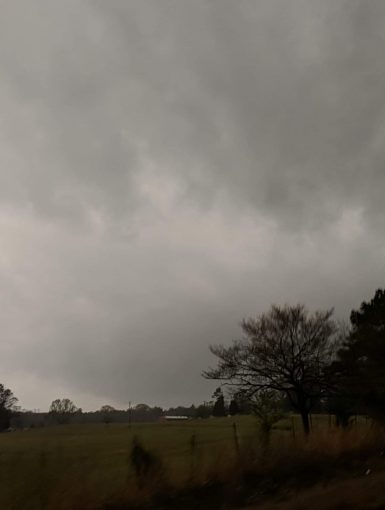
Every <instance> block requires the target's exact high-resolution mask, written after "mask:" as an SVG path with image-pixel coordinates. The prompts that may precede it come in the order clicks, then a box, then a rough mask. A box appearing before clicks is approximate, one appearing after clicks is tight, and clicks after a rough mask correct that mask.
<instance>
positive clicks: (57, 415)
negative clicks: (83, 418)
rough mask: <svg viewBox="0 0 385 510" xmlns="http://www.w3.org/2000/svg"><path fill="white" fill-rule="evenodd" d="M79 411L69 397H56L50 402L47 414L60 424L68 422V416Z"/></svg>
mask: <svg viewBox="0 0 385 510" xmlns="http://www.w3.org/2000/svg"><path fill="white" fill-rule="evenodd" d="M79 411H80V412H81V409H80V410H79V409H78V408H77V407H76V406H75V404H74V403H73V402H72V400H70V399H69V398H63V399H60V398H58V399H56V400H54V401H53V402H52V403H51V406H50V408H49V414H50V415H51V416H52V417H53V418H54V419H55V420H56V421H57V422H58V423H60V424H63V423H68V422H69V420H70V418H71V417H72V416H74V415H75V414H76V413H78V412H79Z"/></svg>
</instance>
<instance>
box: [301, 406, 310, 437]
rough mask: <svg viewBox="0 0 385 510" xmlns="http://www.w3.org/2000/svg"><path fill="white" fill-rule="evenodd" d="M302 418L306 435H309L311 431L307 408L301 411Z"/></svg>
mask: <svg viewBox="0 0 385 510" xmlns="http://www.w3.org/2000/svg"><path fill="white" fill-rule="evenodd" d="M301 419H302V426H303V432H304V434H305V436H308V435H309V433H310V423H309V412H308V411H306V410H303V411H301Z"/></svg>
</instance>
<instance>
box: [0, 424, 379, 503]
mask: <svg viewBox="0 0 385 510" xmlns="http://www.w3.org/2000/svg"><path fill="white" fill-rule="evenodd" d="M234 424H235V426H234ZM293 424H294V430H293V428H292V425H293ZM331 425H332V424H331V423H330V421H329V419H328V417H327V416H317V417H316V416H315V417H313V429H314V430H313V434H312V435H311V437H310V438H308V439H307V440H305V439H304V437H303V435H302V432H301V424H300V418H299V417H295V418H293V419H291V418H290V419H287V420H284V421H282V422H280V423H279V424H278V425H277V427H276V429H275V430H274V431H273V434H272V438H271V444H270V445H269V446H266V445H264V447H261V445H260V444H259V437H260V436H259V434H258V427H257V422H256V420H255V418H252V417H237V418H236V419H233V418H231V419H229V418H223V419H212V420H196V421H188V422H184V423H157V424H142V425H139V424H133V425H132V426H131V427H130V426H128V425H121V424H110V425H89V426H85V425H82V426H81V425H80V426H74V425H67V426H61V427H52V428H45V429H35V430H29V431H25V432H15V433H9V434H2V435H1V436H0V494H1V508H12V509H14V510H19V509H20V510H21V509H23V510H29V509H31V510H35V509H36V510H37V509H43V508H45V509H49V510H51V509H57V510H60V509H62V510H64V509H75V510H76V509H80V508H81V509H83V510H87V509H89V510H95V509H110V510H120V509H127V508H135V507H142V508H143V507H151V505H152V507H153V508H182V507H183V508H189V506H190V507H194V508H221V507H222V505H223V503H224V502H226V504H228V505H229V506H233V507H236V506H245V505H246V506H247V505H249V506H252V505H256V504H258V505H261V504H263V505H265V504H266V502H267V501H270V502H271V501H273V500H274V498H276V497H277V496H278V495H281V496H282V494H286V495H287V494H289V493H290V491H292V490H294V489H295V490H298V489H300V488H303V487H305V486H308V485H311V484H313V483H314V484H315V483H319V482H320V481H321V480H331V479H333V478H334V477H336V476H339V477H341V476H342V477H347V476H348V477H349V476H351V475H352V474H353V475H354V476H357V475H360V476H367V475H365V473H366V472H367V470H368V469H370V467H369V464H371V463H373V462H374V461H373V460H370V459H371V458H372V457H373V456H375V457H376V458H380V452H381V450H382V447H383V444H382V441H383V439H382V437H381V436H382V434H381V435H378V433H377V432H376V430H375V429H373V427H372V426H371V424H370V423H369V422H366V420H364V419H359V420H357V422H356V423H354V424H353V425H352V427H351V429H350V430H340V429H336V428H335V427H333V426H331ZM134 437H139V438H140V441H141V443H142V444H143V445H144V447H145V448H146V449H147V450H148V451H150V452H151V453H152V454H153V455H154V456H155V457H156V458H157V459H159V464H158V465H157V469H156V470H155V471H154V472H152V473H151V476H147V477H141V478H140V479H138V478H137V477H136V476H135V471H134V469H133V466H132V459H131V457H130V453H131V448H132V441H133V438H134ZM381 458H382V457H381ZM368 462H369V464H368ZM377 471H378V469H377V468H376V472H377ZM377 474H378V473H377ZM269 504H270V503H269ZM258 507H259V506H258ZM261 508H263V506H262V507H261ZM330 508H331V507H330Z"/></svg>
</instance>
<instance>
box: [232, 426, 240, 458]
mask: <svg viewBox="0 0 385 510" xmlns="http://www.w3.org/2000/svg"><path fill="white" fill-rule="evenodd" d="M233 437H234V446H235V451H236V453H237V456H238V457H239V454H240V449H239V439H238V432H237V424H236V423H235V422H234V423H233Z"/></svg>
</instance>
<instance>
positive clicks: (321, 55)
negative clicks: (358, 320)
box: [0, 0, 385, 410]
mask: <svg viewBox="0 0 385 510" xmlns="http://www.w3.org/2000/svg"><path fill="white" fill-rule="evenodd" d="M0 8H1V16H0V112H1V115H0V324H1V337H0V353H1V355H0V381H1V382H3V383H4V384H5V385H6V386H7V387H10V388H11V389H12V390H13V391H14V393H15V395H16V396H17V397H18V398H19V400H20V405H21V406H22V407H23V408H27V409H41V410H47V409H48V407H49V404H50V402H51V401H52V400H53V399H55V398H62V397H68V398H71V399H72V400H73V401H74V402H75V404H77V405H78V406H80V407H82V408H83V409H85V410H91V409H97V408H99V407H100V406H101V405H103V404H111V405H114V406H116V407H119V408H123V409H124V408H127V407H128V404H129V402H133V403H139V402H145V403H148V404H150V405H154V404H159V405H162V406H172V405H178V404H188V405H189V404H191V403H193V402H195V403H199V402H202V401H204V400H209V399H210V397H211V394H212V392H213V389H214V388H215V386H216V384H215V382H212V381H207V380H205V379H204V378H202V376H201V373H202V371H203V370H205V369H207V368H208V367H209V366H210V365H215V359H214V358H213V356H212V355H211V354H210V352H209V345H210V344H216V343H224V344H226V345H227V344H230V343H231V341H232V340H233V339H236V338H239V337H240V336H241V331H240V327H239V323H240V321H241V319H242V318H244V317H249V316H254V315H256V314H259V313H263V312H265V311H267V310H268V309H269V307H270V305H271V304H272V303H275V304H278V305H279V304H285V303H287V304H297V303H304V304H305V305H306V306H307V308H308V309H309V310H310V311H314V310H316V309H328V308H331V307H334V309H335V315H336V318H338V319H348V317H349V313H350V310H351V309H352V308H358V307H359V305H360V303H361V302H362V301H363V300H368V299H370V298H371V297H372V296H373V294H374V291H375V290H376V289H377V288H379V287H384V261H385V234H384V232H385V205H384V190H385V145H384V136H385V92H384V91H385V66H384V55H385V32H384V30H383V27H384V22H385V3H384V2H383V1H382V0H371V1H370V2H369V1H356V0H291V1H290V2H288V1H287V0H258V1H255V0H237V1H234V0H205V1H202V0H162V1H159V0H146V1H145V2H144V1H143V0H130V1H127V0H108V1H107V0H92V1H91V0H65V1H62V0H34V1H33V2H31V1H30V0H18V1H14V0H1V1H0Z"/></svg>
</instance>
